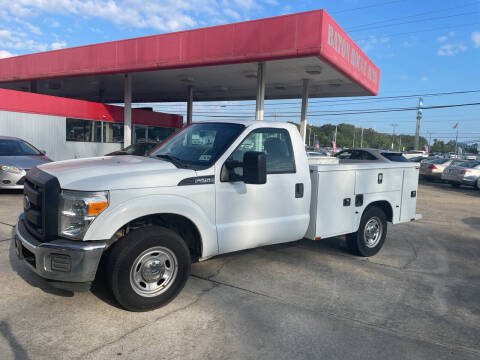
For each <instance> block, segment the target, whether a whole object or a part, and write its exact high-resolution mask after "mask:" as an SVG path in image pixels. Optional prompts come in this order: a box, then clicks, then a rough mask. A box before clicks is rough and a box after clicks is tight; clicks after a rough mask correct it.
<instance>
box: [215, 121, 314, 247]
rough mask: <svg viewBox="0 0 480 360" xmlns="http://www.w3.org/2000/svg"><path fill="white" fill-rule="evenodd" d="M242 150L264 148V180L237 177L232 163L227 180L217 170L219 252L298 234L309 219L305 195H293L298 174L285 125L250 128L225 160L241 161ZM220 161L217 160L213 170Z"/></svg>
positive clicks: (238, 173)
mask: <svg viewBox="0 0 480 360" xmlns="http://www.w3.org/2000/svg"><path fill="white" fill-rule="evenodd" d="M247 151H260V152H265V154H266V160H267V182H266V183H265V184H261V185H259V184H245V183H244V182H243V181H241V178H242V176H243V170H242V168H236V169H235V170H234V172H235V174H234V175H233V176H231V177H230V178H228V180H224V181H222V180H221V177H220V176H216V178H217V179H218V181H216V184H215V191H216V200H215V201H216V223H217V235H218V245H219V251H220V253H226V252H231V251H237V250H242V249H248V248H253V247H257V246H262V245H268V244H274V243H281V242H287V241H293V240H298V239H300V238H302V237H303V235H304V232H305V229H306V227H307V225H308V221H309V201H308V200H309V199H308V200H307V199H306V196H302V197H296V189H297V190H298V186H296V184H297V183H298V182H299V180H298V179H299V175H298V174H297V170H296V168H295V160H294V159H295V158H294V154H293V148H292V142H291V139H290V135H289V133H288V131H287V130H286V129H283V128H259V129H255V130H252V131H251V132H250V133H249V134H248V135H247V136H246V137H245V138H244V139H243V141H242V142H241V143H240V145H239V146H238V147H237V148H236V149H235V150H234V151H233V152H232V153H231V154H230V156H229V157H228V159H227V161H226V162H228V161H237V162H242V161H243V155H244V154H245V153H246V152H247ZM224 163H225V162H223V163H222V162H219V167H220V168H219V169H216V173H217V174H219V173H220V171H221V167H223V165H224ZM307 175H308V174H307ZM304 186H308V184H305V185H304ZM297 195H298V194H297ZM305 195H307V194H305Z"/></svg>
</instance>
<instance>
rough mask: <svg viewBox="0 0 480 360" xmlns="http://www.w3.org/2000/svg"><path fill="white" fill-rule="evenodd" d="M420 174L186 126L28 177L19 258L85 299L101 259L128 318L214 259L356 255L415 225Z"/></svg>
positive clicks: (284, 142) (234, 130) (268, 130)
mask: <svg viewBox="0 0 480 360" xmlns="http://www.w3.org/2000/svg"><path fill="white" fill-rule="evenodd" d="M417 167H418V164H414V163H408V162H401V163H389V162H377V163H376V162H374V161H371V162H361V161H360V162H358V163H349V164H338V163H337V164H309V161H308V159H307V156H306V153H305V147H304V144H303V142H302V140H301V138H300V135H299V132H298V130H297V128H296V127H295V126H294V125H292V124H288V123H280V122H264V121H252V122H241V121H222V122H200V123H194V124H192V125H190V126H188V127H186V128H184V129H183V130H182V131H180V132H178V133H177V134H175V135H173V136H172V137H170V138H169V139H167V140H166V141H164V142H163V143H162V144H161V145H159V146H158V147H157V148H156V149H154V150H153V151H152V152H151V153H150V156H149V157H138V156H105V157H98V158H89V159H77V160H69V161H59V162H54V163H50V164H45V165H41V166H38V167H36V168H34V169H32V170H31V171H30V172H29V174H28V175H27V178H26V181H25V190H24V213H23V214H21V215H20V217H19V219H18V223H17V225H16V237H15V247H16V252H17V254H18V256H19V257H20V258H21V259H23V260H24V261H25V263H26V264H27V265H28V266H30V267H31V268H32V269H33V270H34V271H35V272H36V273H37V274H38V275H40V276H41V277H43V278H45V279H47V280H48V281H50V282H51V284H52V285H53V286H56V287H59V288H64V289H70V290H73V291H75V290H87V289H89V288H90V285H91V283H92V281H93V280H94V278H95V276H96V273H97V268H98V265H99V263H100V260H101V258H102V256H103V257H104V263H105V266H104V267H103V266H102V268H104V271H105V274H104V275H105V276H106V279H107V283H108V286H109V288H110V289H111V292H112V294H113V296H114V297H115V299H116V300H117V301H118V303H119V304H120V305H121V306H123V307H124V308H125V309H128V310H132V311H145V310H150V309H153V308H157V307H160V306H162V305H164V304H166V303H167V302H169V301H170V300H172V299H173V298H174V297H175V296H176V295H177V294H178V293H179V291H180V290H181V289H182V288H183V286H184V285H185V282H186V280H187V278H188V275H189V271H190V265H191V263H192V262H194V261H199V260H200V261H202V260H205V259H208V258H211V257H212V256H215V255H218V254H224V253H228V252H233V251H237V250H243V249H249V248H254V247H258V246H264V245H269V244H278V243H284V242H289V241H295V240H299V239H302V238H307V239H311V240H319V239H321V238H326V237H332V236H338V235H344V234H345V235H346V242H347V245H348V248H349V249H350V251H352V252H353V253H355V254H357V255H360V256H371V255H374V254H376V253H377V252H378V251H379V250H380V248H381V247H382V246H383V244H384V241H385V236H386V234H387V222H391V223H393V224H397V223H402V222H407V221H412V220H415V219H416V216H417V215H416V194H417V187H418V168H417Z"/></svg>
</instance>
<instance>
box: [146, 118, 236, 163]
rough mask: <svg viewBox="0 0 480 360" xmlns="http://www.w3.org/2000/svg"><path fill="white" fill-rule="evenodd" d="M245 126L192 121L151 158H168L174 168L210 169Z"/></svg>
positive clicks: (156, 150) (155, 150) (153, 153)
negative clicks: (194, 122)
mask: <svg viewBox="0 0 480 360" xmlns="http://www.w3.org/2000/svg"><path fill="white" fill-rule="evenodd" d="M244 129H245V126H244V125H241V124H233V123H232V124H229V123H197V124H192V125H190V126H188V127H186V128H185V129H183V130H182V131H180V132H179V133H177V134H175V135H174V136H173V137H171V138H170V139H168V140H166V141H165V142H164V143H163V144H161V145H160V146H159V147H158V148H156V149H154V151H152V152H151V153H150V156H151V157H157V158H160V159H162V160H167V161H171V162H172V163H173V164H174V165H176V166H177V167H184V168H192V169H195V170H202V169H206V168H209V167H210V166H212V164H213V163H214V162H215V161H216V160H217V159H218V158H219V157H220V156H221V155H222V154H223V153H224V152H225V150H226V149H227V147H228V146H229V145H230V144H231V143H232V142H233V141H234V140H235V139H236V138H237V137H238V135H239V134H240V133H241V132H242V131H243V130H244Z"/></svg>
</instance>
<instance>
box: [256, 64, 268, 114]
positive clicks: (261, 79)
mask: <svg viewBox="0 0 480 360" xmlns="http://www.w3.org/2000/svg"><path fill="white" fill-rule="evenodd" d="M265 72H266V64H265V63H264V62H259V63H258V69H257V103H256V109H255V120H263V112H264V111H263V105H264V101H265Z"/></svg>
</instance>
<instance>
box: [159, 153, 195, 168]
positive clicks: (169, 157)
mask: <svg viewBox="0 0 480 360" xmlns="http://www.w3.org/2000/svg"><path fill="white" fill-rule="evenodd" d="M155 156H156V157H157V158H160V159H165V160H169V161H170V162H171V163H173V164H174V165H175V166H176V167H188V166H187V165H186V164H185V163H184V162H183V160H182V159H179V158H178V157H176V156H172V155H168V154H158V155H155Z"/></svg>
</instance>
